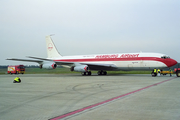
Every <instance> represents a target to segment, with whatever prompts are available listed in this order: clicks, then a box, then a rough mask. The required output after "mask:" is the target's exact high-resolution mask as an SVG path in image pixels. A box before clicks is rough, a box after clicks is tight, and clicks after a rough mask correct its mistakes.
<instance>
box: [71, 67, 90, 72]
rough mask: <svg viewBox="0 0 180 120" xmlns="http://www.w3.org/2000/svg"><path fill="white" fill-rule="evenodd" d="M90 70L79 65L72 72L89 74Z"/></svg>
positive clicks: (72, 68)
mask: <svg viewBox="0 0 180 120" xmlns="http://www.w3.org/2000/svg"><path fill="white" fill-rule="evenodd" d="M88 70H89V68H88V66H87V65H79V66H75V67H71V71H76V72H88Z"/></svg>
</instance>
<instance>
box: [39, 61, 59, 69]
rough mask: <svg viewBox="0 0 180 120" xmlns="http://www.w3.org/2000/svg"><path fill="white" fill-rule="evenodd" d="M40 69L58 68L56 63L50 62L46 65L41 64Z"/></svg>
mask: <svg viewBox="0 0 180 120" xmlns="http://www.w3.org/2000/svg"><path fill="white" fill-rule="evenodd" d="M39 67H40V69H42V68H45V69H55V68H56V67H57V65H56V64H55V63H54V62H50V63H44V64H41V65H40V66H39Z"/></svg>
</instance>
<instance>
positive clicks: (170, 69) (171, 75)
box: [169, 68, 172, 77]
mask: <svg viewBox="0 0 180 120" xmlns="http://www.w3.org/2000/svg"><path fill="white" fill-rule="evenodd" d="M169 72H170V73H169V74H170V77H171V76H172V75H171V72H172V70H171V68H170V69H169Z"/></svg>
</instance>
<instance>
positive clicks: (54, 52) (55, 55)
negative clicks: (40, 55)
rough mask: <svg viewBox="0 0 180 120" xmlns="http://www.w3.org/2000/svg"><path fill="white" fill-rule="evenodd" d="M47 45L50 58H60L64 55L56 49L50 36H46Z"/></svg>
mask: <svg viewBox="0 0 180 120" xmlns="http://www.w3.org/2000/svg"><path fill="white" fill-rule="evenodd" d="M46 47H47V55H48V58H58V57H62V56H61V55H60V54H59V52H58V51H57V49H56V46H55V45H54V43H53V41H52V39H51V37H50V36H46Z"/></svg>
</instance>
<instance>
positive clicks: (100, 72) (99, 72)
mask: <svg viewBox="0 0 180 120" xmlns="http://www.w3.org/2000/svg"><path fill="white" fill-rule="evenodd" d="M97 74H98V75H107V72H106V71H102V70H101V71H98V72H97Z"/></svg>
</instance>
